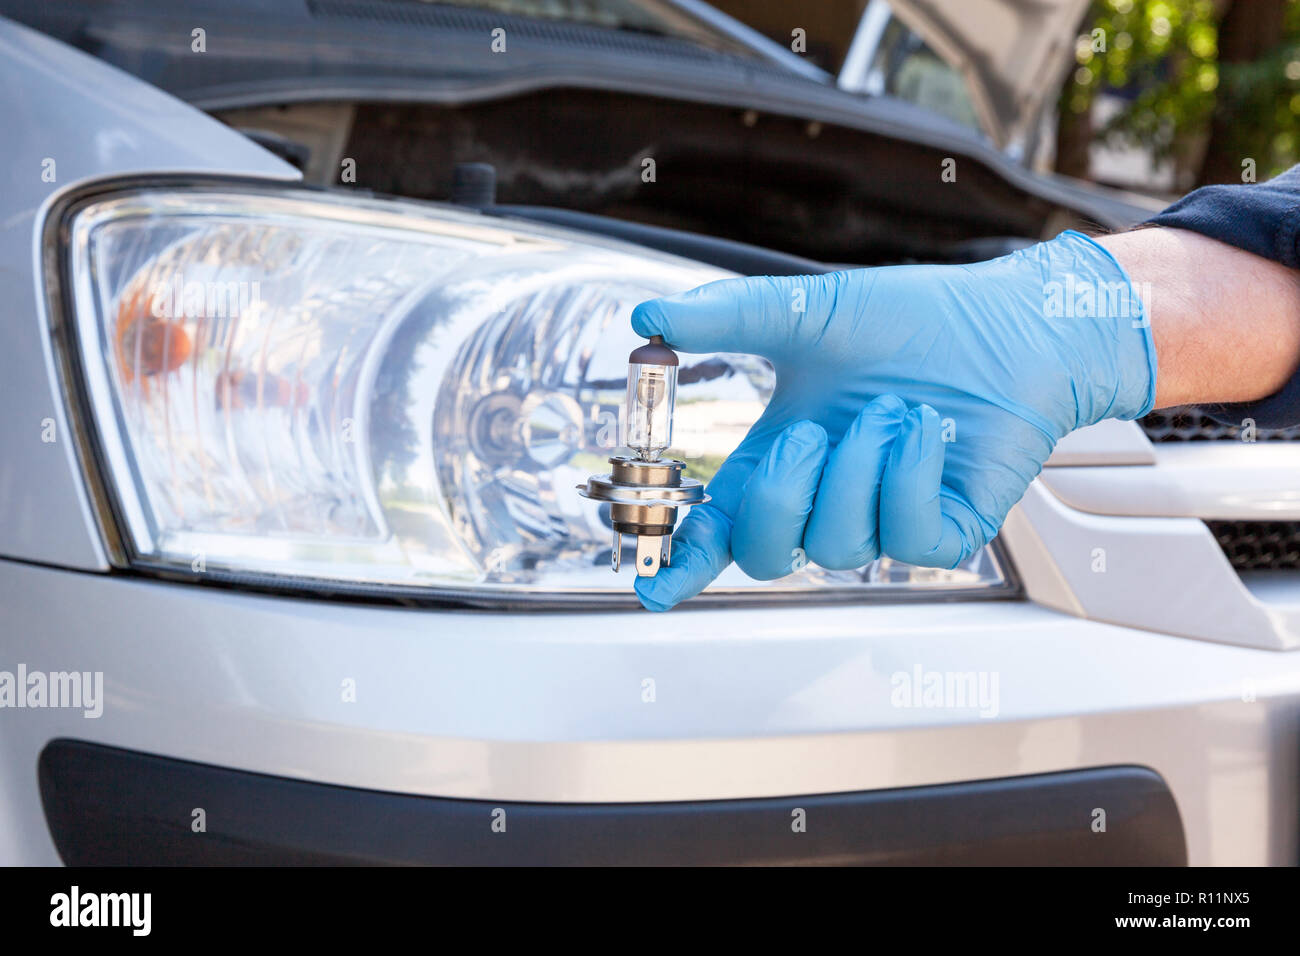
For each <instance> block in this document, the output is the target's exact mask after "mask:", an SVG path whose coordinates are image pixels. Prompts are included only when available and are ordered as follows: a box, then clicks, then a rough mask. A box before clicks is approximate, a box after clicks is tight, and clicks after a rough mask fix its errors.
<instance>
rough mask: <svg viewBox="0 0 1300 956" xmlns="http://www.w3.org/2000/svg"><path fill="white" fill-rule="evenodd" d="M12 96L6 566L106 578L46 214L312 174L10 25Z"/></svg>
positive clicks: (2, 370)
mask: <svg viewBox="0 0 1300 956" xmlns="http://www.w3.org/2000/svg"><path fill="white" fill-rule="evenodd" d="M0 89H3V90H4V91H5V101H4V109H3V128H4V130H5V141H6V144H7V147H8V148H7V150H6V157H5V161H6V163H7V166H8V170H9V173H8V182H7V183H6V184H5V188H4V189H3V190H0V303H3V306H2V308H3V309H4V336H5V347H4V349H0V383H2V384H0V387H2V388H3V390H4V397H5V403H6V410H5V414H4V415H0V502H3V503H4V507H3V509H0V555H2V556H5V557H10V558H18V559H20V560H23V561H35V562H40V563H44V564H54V565H61V566H64V567H74V568H87V569H100V570H104V569H107V568H108V559H107V556H106V554H105V551H104V547H103V545H102V544H101V537H100V534H99V531H98V528H97V525H96V520H95V516H94V515H93V513H92V512H91V509H90V502H89V500H88V498H87V495H86V491H85V488H84V485H83V482H82V480H81V472H80V466H79V465H78V463H77V455H76V449H75V446H74V442H73V441H71V432H70V431H69V422H68V419H67V415H66V410H65V406H64V401H63V396H62V395H60V394H59V389H58V382H59V376H58V375H56V374H55V356H54V354H53V352H52V350H51V346H50V337H49V335H48V328H49V321H50V317H49V315H48V314H47V310H46V301H45V293H44V286H43V283H42V282H41V280H40V277H41V275H42V265H41V256H42V249H41V236H42V231H43V225H44V222H45V216H46V214H47V212H48V211H49V209H50V207H51V205H52V204H53V203H54V202H56V201H57V200H58V198H59V197H60V196H61V195H63V194H64V193H65V192H67V191H68V190H72V189H76V188H78V187H79V186H83V185H85V184H86V183H87V182H89V181H91V180H94V179H100V178H103V177H106V176H113V175H118V174H122V173H139V174H149V173H221V174H228V175H244V176H262V177H266V178H269V179H284V180H292V179H297V178H298V171H297V170H296V169H294V168H293V167H292V166H290V165H289V164H288V163H285V162H283V161H282V160H280V159H278V158H276V157H275V156H273V155H271V154H270V153H268V152H266V151H265V150H264V149H262V148H261V147H260V146H257V145H255V144H254V143H253V142H251V141H250V140H248V139H247V138H246V137H244V136H241V135H240V134H238V133H236V132H235V131H234V130H231V129H229V128H228V127H226V126H224V125H222V124H221V123H218V122H217V121H216V120H214V119H212V118H211V117H208V116H206V115H204V114H203V113H201V112H199V111H198V110H195V109H193V108H191V107H189V106H186V105H185V104H184V103H181V102H180V101H178V100H176V99H174V98H173V97H171V96H168V95H166V94H165V93H162V92H160V91H159V90H156V89H154V88H153V87H151V86H149V85H148V84H146V83H142V82H140V81H139V80H137V79H135V78H134V77H131V76H128V75H127V74H125V73H122V72H121V71H119V70H116V69H114V68H112V67H110V66H107V65H105V64H104V63H101V62H100V61H99V60H96V59H95V58H94V57H91V56H88V55H86V54H84V53H81V52H79V51H77V50H73V49H72V48H70V47H68V46H65V45H64V44H62V43H59V42H57V41H55V40H52V39H50V38H48V37H46V36H44V35H43V34H40V33H37V32H35V31H33V30H28V29H27V28H25V27H21V26H19V25H17V24H15V23H12V22H10V21H7V20H3V19H0ZM50 177H52V179H51V178H50ZM51 439H52V440H51Z"/></svg>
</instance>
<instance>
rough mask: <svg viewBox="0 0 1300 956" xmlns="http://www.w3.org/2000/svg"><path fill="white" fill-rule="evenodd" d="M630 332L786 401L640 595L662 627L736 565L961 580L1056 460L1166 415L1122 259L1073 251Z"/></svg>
mask: <svg viewBox="0 0 1300 956" xmlns="http://www.w3.org/2000/svg"><path fill="white" fill-rule="evenodd" d="M632 327H633V328H634V329H635V330H636V331H637V333H638V334H640V335H644V336H650V335H662V336H663V337H664V339H665V340H666V342H667V343H668V344H669V345H671V346H672V347H673V348H675V349H678V350H680V351H683V352H750V353H754V354H757V355H762V356H764V357H765V358H767V359H768V360H769V361H771V362H772V364H773V366H774V367H775V370H776V390H775V393H774V394H773V396H772V400H771V402H770V403H769V404H768V406H767V409H766V410H765V411H764V412H763V415H762V416H761V417H760V418H759V420H758V421H757V422H756V423H755V425H754V427H753V428H751V429H750V431H749V434H748V435H746V436H745V439H744V441H742V442H741V443H740V447H738V448H737V449H736V450H735V452H733V453H732V455H731V456H730V457H729V458H728V459H727V460H726V461H725V462H724V463H723V465H722V467H721V468H719V470H718V473H717V475H716V476H715V477H714V479H713V481H712V482H711V483H710V485H709V494H711V495H712V496H713V500H712V502H710V503H709V504H707V505H702V506H697V507H695V508H692V509H691V511H690V512H689V514H688V515H687V516H686V518H685V519H684V520H683V521H682V524H681V526H680V528H679V529H678V531H677V534H676V535H675V536H674V539H673V560H672V566H671V567H668V568H664V569H661V570H660V571H659V573H658V574H657V575H655V576H654V577H652V578H638V579H637V581H636V590H637V594H638V595H639V596H640V598H641V602H642V604H644V605H645V606H646V607H647V608H650V609H651V610H667V609H668V608H670V607H672V606H673V605H674V604H677V603H678V602H679V601H683V600H685V599H686V598H689V597H692V596H694V595H696V594H698V593H699V592H700V591H701V590H703V589H704V587H705V586H707V585H708V584H709V582H711V581H712V580H713V579H714V578H715V577H717V576H718V574H719V573H721V571H722V570H723V569H724V568H725V567H726V566H727V564H728V563H729V562H730V561H731V560H733V559H734V560H735V561H736V563H737V564H739V565H740V567H741V569H742V570H744V571H745V572H746V573H747V574H749V575H750V576H751V577H754V578H758V579H763V580H767V579H772V578H777V577H781V576H783V575H785V574H788V573H789V572H790V570H791V566H792V564H793V562H794V560H795V559H796V557H797V556H799V555H800V554H801V552H799V550H798V549H800V548H803V549H804V551H803V553H804V554H806V556H807V559H808V560H810V561H812V562H815V563H817V564H819V565H821V566H822V567H825V568H831V569H845V568H855V567H859V566H861V565H863V564H866V563H867V562H869V561H871V560H874V559H875V558H876V557H878V556H879V555H880V554H881V553H882V552H883V553H885V554H887V555H889V556H890V557H892V558H895V559H897V560H899V561H906V562H909V563H912V564H917V565H924V566H928V567H939V568H951V567H955V566H956V565H957V564H958V563H960V562H961V561H962V560H964V559H965V558H967V557H969V556H970V555H971V554H973V553H974V552H975V551H976V550H978V549H979V548H980V547H982V546H983V545H985V544H986V543H988V542H989V541H990V540H991V539H992V538H993V537H994V535H996V534H997V532H998V529H999V527H1000V526H1001V525H1002V521H1003V519H1004V518H1005V517H1006V515H1007V512H1008V511H1009V510H1010V509H1011V507H1012V505H1014V504H1015V503H1016V502H1017V501H1019V500H1020V498H1021V496H1022V495H1023V494H1024V492H1025V489H1026V488H1027V487H1028V485H1029V482H1030V481H1032V480H1033V478H1034V476H1035V475H1037V474H1038V472H1039V470H1040V469H1041V468H1042V465H1043V462H1044V461H1046V460H1047V457H1048V455H1050V454H1051V451H1052V448H1053V446H1054V445H1055V444H1056V442H1057V440H1058V439H1060V438H1061V437H1062V436H1063V435H1065V434H1066V433H1067V432H1069V431H1071V430H1073V429H1075V428H1080V427H1082V426H1084V425H1090V424H1093V423H1095V422H1098V421H1101V420H1102V419H1104V418H1126V419H1131V418H1138V417H1140V416H1142V415H1144V414H1146V413H1147V412H1148V411H1150V409H1151V407H1152V405H1153V404H1154V401H1155V377H1156V365H1155V344H1154V342H1153V341H1152V338H1151V330H1150V328H1149V326H1148V323H1147V321H1146V319H1145V314H1144V313H1143V310H1142V304H1141V302H1140V300H1139V298H1138V296H1137V295H1136V293H1135V291H1134V290H1133V289H1132V287H1131V285H1130V282H1129V278H1128V276H1127V275H1126V274H1125V272H1124V270H1123V269H1122V268H1121V267H1120V265H1119V263H1117V262H1116V261H1115V260H1114V258H1112V257H1111V255H1110V253H1109V252H1107V251H1106V250H1105V249H1103V248H1102V247H1101V246H1100V245H1098V244H1097V243H1095V242H1093V241H1092V240H1091V239H1089V238H1087V237H1086V236H1084V235H1082V234H1080V233H1077V232H1072V231H1071V232H1064V233H1062V234H1061V235H1059V236H1057V237H1056V238H1055V239H1053V240H1051V241H1049V242H1043V243H1039V244H1038V245H1035V246H1030V247H1028V248H1026V249H1022V250H1020V251H1018V252H1015V253H1012V254H1011V255H1009V256H1004V257H1003V258H1001V259H994V260H992V261H990V262H983V263H979V264H976V265H916V266H889V267H884V268H875V269H855V270H852V271H848V272H835V273H831V274H828V275H819V276H793V277H785V278H776V277H766V276H765V277H760V278H753V279H727V280H723V281H721V282H713V283H710V284H708V285H705V286H701V287H700V288H698V289H694V290H692V291H690V292H685V293H682V294H680V295H675V296H670V297H668V298H664V299H655V300H652V301H650V302H643V303H642V304H641V305H639V306H637V308H636V309H635V310H634V311H633V313H632Z"/></svg>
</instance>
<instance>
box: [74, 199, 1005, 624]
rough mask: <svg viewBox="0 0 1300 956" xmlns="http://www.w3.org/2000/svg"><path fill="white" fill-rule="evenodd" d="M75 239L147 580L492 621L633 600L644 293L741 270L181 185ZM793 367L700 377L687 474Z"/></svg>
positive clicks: (119, 203) (721, 452)
mask: <svg viewBox="0 0 1300 956" xmlns="http://www.w3.org/2000/svg"><path fill="white" fill-rule="evenodd" d="M60 234H61V235H62V236H64V237H65V239H64V246H63V249H62V251H63V254H64V255H65V256H66V260H65V264H64V268H65V275H66V284H67V287H68V288H67V289H66V291H65V297H66V300H67V303H68V307H69V311H70V313H71V317H72V320H73V321H72V322H71V323H69V325H70V327H71V331H72V332H73V333H74V334H73V335H72V338H73V339H74V341H73V342H72V343H70V348H71V350H72V352H73V354H74V356H75V359H76V363H77V366H78V367H79V369H80V374H81V376H82V377H83V378H84V383H82V384H83V386H84V396H85V399H86V401H85V405H86V407H87V408H88V411H89V417H90V418H91V420H92V421H91V425H92V426H93V429H94V432H95V434H96V437H97V441H96V448H97V449H98V455H97V457H98V458H99V459H100V462H99V464H100V470H101V474H102V476H103V479H104V484H105V486H106V488H107V490H108V492H109V495H110V497H111V499H112V501H113V503H114V505H115V511H116V513H117V524H118V525H119V527H120V530H121V531H122V538H123V542H124V545H125V548H126V552H127V557H128V559H129V560H130V561H131V562H132V563H133V564H135V565H136V566H143V567H152V568H159V569H171V570H175V571H179V572H182V573H202V574H207V575H214V576H217V577H226V578H229V577H232V576H236V577H238V578H239V579H240V580H244V581H254V582H256V581H263V582H265V583H268V584H273V585H277V586H294V585H307V586H320V584H321V582H332V583H331V585H330V586H331V587H334V586H337V587H338V588H340V589H341V588H349V589H358V588H359V589H362V590H367V591H374V592H386V593H394V592H397V593H401V594H406V595H412V596H420V595H427V596H430V597H442V598H452V599H457V600H461V601H471V602H480V603H487V604H493V603H500V602H502V601H509V600H512V599H513V600H522V599H544V600H547V601H550V602H552V603H564V602H565V601H568V600H574V601H578V602H582V603H587V602H589V601H591V600H592V599H602V598H603V599H605V600H612V601H626V602H628V603H633V602H634V599H633V597H632V592H631V587H630V583H629V581H627V580H626V579H620V578H619V577H618V576H617V575H613V574H611V573H610V571H609V564H610V551H609V548H610V540H611V535H610V531H609V516H608V510H607V508H608V506H604V507H602V506H601V505H600V504H599V503H597V502H592V501H588V500H586V499H584V498H582V497H580V496H579V495H578V494H577V493H576V492H575V491H574V487H575V485H577V484H579V483H580V482H581V481H583V480H584V479H585V478H586V477H587V475H589V474H591V473H592V472H593V471H597V470H599V469H600V468H601V467H602V466H603V465H604V464H605V461H606V459H607V458H608V456H609V455H610V454H611V453H612V452H613V451H614V449H615V446H616V443H617V441H618V435H619V429H618V415H619V410H620V408H621V407H622V405H623V399H624V395H625V389H626V381H627V379H626V359H627V354H628V352H629V350H630V349H631V348H633V347H634V346H635V345H637V344H638V343H639V342H640V340H639V339H638V338H637V337H636V335H635V334H634V333H633V332H632V330H631V327H630V325H629V322H628V315H629V313H630V311H631V309H632V307H633V306H634V305H636V303H638V302H640V301H642V300H643V299H647V298H651V297H654V296H660V295H665V294H670V293H674V292H678V291H681V290H684V289H688V288H691V287H693V286H696V285H699V284H700V283H702V282H707V281H710V280H712V279H717V278H720V277H723V276H724V275H726V273H723V272H721V271H720V270H717V269H714V268H711V267H706V266H703V265H700V264H698V263H694V262H690V261H687V260H682V259H677V258H674V257H670V256H667V255H662V254H659V253H655V252H651V251H647V250H642V249H639V248H636V247H630V246H626V245H621V244H617V243H613V242H604V241H602V240H600V239H595V238H590V237H586V236H583V235H579V234H574V233H569V232H565V231H562V230H558V229H552V228H549V227H542V226H536V225H530V224H519V223H514V222H510V221H507V220H502V219H493V218H488V217H485V216H482V215H478V214H473V213H468V212H465V211H461V210H457V209H452V208H445V207H431V206H427V205H417V204H414V203H401V202H391V201H372V200H353V199H350V198H340V197H337V196H332V195H324V194H318V193H312V192H308V191H305V190H296V189H292V188H267V189H260V188H256V187H250V186H235V185H230V186H226V185H222V186H201V185H191V186H176V187H169V188H164V187H161V186H153V187H139V188H134V189H123V190H121V191H116V192H109V193H105V194H101V195H99V196H96V197H91V198H89V199H85V200H83V201H81V202H80V203H78V204H75V205H74V206H72V207H71V208H70V209H69V210H68V212H67V215H66V218H65V221H64V226H63V228H62V230H61V231H60ZM773 384H774V382H773V373H772V369H771V367H770V366H769V365H768V364H767V363H766V362H765V361H763V360H761V359H758V358H755V357H752V356H746V355H733V354H714V355H690V356H688V355H683V356H682V367H681V370H680V376H679V384H678V395H677V415H676V433H675V436H674V439H675V440H674V445H673V447H672V448H671V449H670V451H669V454H671V455H673V456H674V457H678V458H682V459H684V460H685V461H686V462H687V464H688V472H687V473H688V474H690V475H691V476H693V477H696V478H700V479H701V480H704V481H707V480H708V479H709V478H711V477H712V475H713V472H714V471H715V470H716V469H717V467H718V465H719V464H720V463H721V462H722V460H723V458H725V456H726V455H727V453H728V452H729V451H730V450H731V449H732V448H734V447H735V445H736V444H737V443H738V442H739V440H740V439H741V437H742V436H743V435H744V433H745V431H746V430H747V429H748V427H749V426H750V424H752V423H753V422H754V420H755V419H757V417H758V415H759V413H760V411H761V410H762V408H763V406H764V404H765V403H766V401H767V399H768V397H769V396H770V394H771V391H772V387H773ZM1005 583H1006V577H1005V575H1004V574H1003V572H1002V569H1001V565H1000V563H999V561H998V559H997V557H996V555H995V554H994V553H993V552H992V551H989V550H985V551H983V552H981V553H979V554H977V555H976V556H975V557H974V558H972V559H971V560H970V561H968V562H966V563H965V564H963V565H962V566H961V567H959V568H957V569H955V570H951V571H943V570H934V569H920V568H913V567H909V566H905V565H900V564H897V563H892V562H889V561H888V560H882V561H880V562H877V563H875V564H873V565H870V566H868V567H865V568H862V569H859V570H857V571H851V572H845V571H824V570H822V569H820V568H817V567H816V566H814V565H808V566H807V567H805V568H803V569H802V570H800V571H798V572H796V573H794V574H792V575H790V576H789V577H787V578H784V579H782V580H780V581H776V582H756V581H753V580H751V579H749V578H748V577H746V576H745V575H744V574H743V573H742V572H741V571H740V570H739V569H737V568H735V567H732V568H731V569H729V570H728V571H727V572H726V573H725V574H724V575H723V576H722V577H721V578H720V579H719V580H718V582H716V583H715V585H714V586H713V587H712V588H710V590H709V592H706V593H707V594H713V595H718V594H725V595H728V596H729V599H732V600H734V599H735V598H736V596H739V595H751V596H759V595H772V594H785V595H789V594H790V593H792V592H793V593H798V594H807V595H808V596H810V597H811V596H816V597H819V598H820V597H828V596H832V595H837V596H850V597H851V596H855V595H856V596H858V597H861V596H863V595H865V594H869V593H876V592H893V591H897V590H899V589H909V590H910V589H920V590H922V591H926V592H933V591H935V590H940V591H964V590H967V589H971V590H978V591H983V592H991V591H994V590H997V589H999V588H1000V587H1003V586H1004V585H1005Z"/></svg>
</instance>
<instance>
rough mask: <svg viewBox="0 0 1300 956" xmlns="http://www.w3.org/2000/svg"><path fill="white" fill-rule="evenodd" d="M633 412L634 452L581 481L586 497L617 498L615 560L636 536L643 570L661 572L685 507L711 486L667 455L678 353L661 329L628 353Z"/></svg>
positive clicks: (628, 424)
mask: <svg viewBox="0 0 1300 956" xmlns="http://www.w3.org/2000/svg"><path fill="white" fill-rule="evenodd" d="M627 363H628V366H627V410H626V411H627V414H626V415H625V416H624V418H623V442H622V443H623V444H624V445H626V446H627V447H628V448H631V449H632V452H633V454H632V456H630V457H625V456H622V455H615V456H614V457H612V458H611V459H610V460H609V463H610V466H611V469H610V472H609V474H607V475H592V476H591V477H590V478H588V479H587V481H586V483H585V484H581V485H579V486H578V490H579V492H580V493H581V494H582V496H583V497H584V498H591V499H593V500H595V501H603V502H607V503H608V504H609V520H610V526H611V527H612V528H613V530H614V545H613V550H612V557H611V563H612V564H613V566H614V570H615V571H617V570H618V568H619V565H620V563H621V561H622V558H621V555H622V553H623V536H624V535H631V536H632V537H634V538H635V539H636V573H637V574H638V575H639V576H641V577H653V576H654V575H655V574H657V573H658V572H659V568H660V567H666V566H667V565H668V563H669V562H670V561H671V560H672V541H673V528H674V527H675V526H676V524H677V509H679V508H689V507H691V506H692V505H700V504H704V503H705V502H706V501H708V500H709V496H708V495H707V494H705V493H704V485H702V484H701V483H700V482H699V481H697V480H696V479H694V478H687V477H685V476H683V475H682V469H683V468H684V467H685V465H684V464H683V463H682V462H680V461H676V460H675V459H672V458H661V457H659V456H660V455H661V454H662V453H663V452H664V450H665V449H667V448H668V446H669V445H671V444H672V441H673V402H674V401H675V400H676V398H677V354H676V353H675V352H674V351H673V350H672V349H670V348H669V347H668V346H666V345H664V340H663V339H662V338H661V337H659V336H658V335H655V336H651V338H650V342H649V344H647V345H643V346H641V347H640V348H639V349H636V350H635V351H633V352H632V354H631V355H629V356H628V357H627Z"/></svg>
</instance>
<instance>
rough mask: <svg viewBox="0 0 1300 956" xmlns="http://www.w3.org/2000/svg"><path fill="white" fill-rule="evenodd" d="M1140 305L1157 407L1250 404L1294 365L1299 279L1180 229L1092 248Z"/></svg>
mask: <svg viewBox="0 0 1300 956" xmlns="http://www.w3.org/2000/svg"><path fill="white" fill-rule="evenodd" d="M1098 242H1100V243H1101V245H1103V246H1105V247H1106V249H1108V250H1109V251H1110V253H1111V254H1112V255H1114V256H1115V258H1116V259H1117V260H1118V261H1119V263H1120V265H1121V266H1123V267H1124V270H1125V271H1126V272H1127V273H1128V274H1129V277H1130V278H1131V279H1132V281H1133V282H1134V283H1135V284H1136V285H1137V287H1138V289H1139V290H1140V293H1141V294H1142V296H1143V304H1144V307H1145V309H1146V312H1147V317H1148V319H1149V320H1150V322H1151V332H1152V336H1153V338H1154V340H1155V344H1156V357H1157V363H1158V372H1157V376H1156V407H1157V408H1167V407H1170V406H1174V405H1185V404H1193V403H1196V404H1218V403H1224V402H1248V401H1254V400H1257V399H1261V398H1264V397H1266V396H1268V395H1271V394H1272V393H1274V392H1276V391H1277V390H1278V389H1279V388H1281V387H1282V386H1283V385H1284V384H1285V383H1286V382H1287V381H1288V380H1289V379H1290V378H1291V376H1292V375H1294V374H1295V373H1296V369H1297V367H1298V366H1300V272H1297V271H1296V270H1294V269H1291V268H1288V267H1287V266H1284V265H1281V264H1279V263H1276V262H1272V261H1270V260H1268V259H1264V258H1262V257H1260V256H1257V255H1254V254H1253V253H1249V252H1245V251H1243V250H1241V249H1237V248H1235V247H1233V246H1229V245H1226V244H1224V243H1222V242H1218V241H1217V240H1214V239H1209V238H1206V237H1205V236H1202V235H1199V234H1198V233H1195V232H1190V231H1188V230H1184V229H1168V228H1149V229H1139V230H1136V231H1134V232H1126V233H1119V234H1116V235H1112V236H1106V237H1103V238H1101V239H1099V240H1098Z"/></svg>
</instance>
